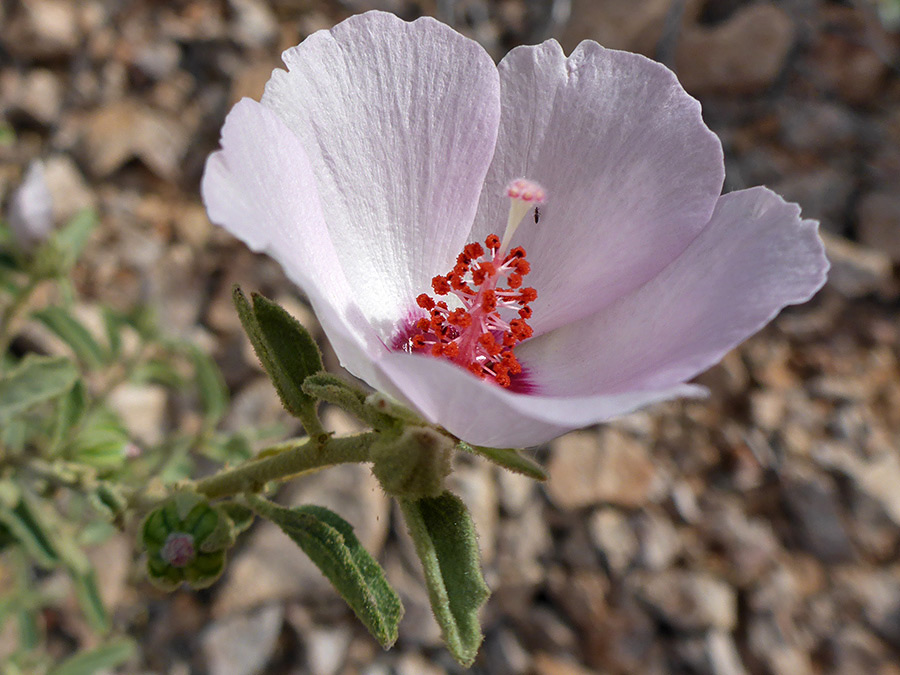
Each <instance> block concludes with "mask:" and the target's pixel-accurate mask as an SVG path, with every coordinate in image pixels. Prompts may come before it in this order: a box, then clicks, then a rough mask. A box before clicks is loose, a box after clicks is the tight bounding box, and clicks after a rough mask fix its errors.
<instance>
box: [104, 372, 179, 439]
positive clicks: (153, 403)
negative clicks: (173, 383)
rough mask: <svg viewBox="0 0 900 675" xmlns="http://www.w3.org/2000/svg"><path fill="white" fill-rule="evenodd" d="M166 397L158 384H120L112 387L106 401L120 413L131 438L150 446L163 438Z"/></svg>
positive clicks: (167, 396)
mask: <svg viewBox="0 0 900 675" xmlns="http://www.w3.org/2000/svg"><path fill="white" fill-rule="evenodd" d="M168 400H169V395H168V392H167V391H166V388H165V387H163V386H162V385H158V384H141V385H136V384H123V385H120V386H119V387H116V388H115V389H114V390H113V391H112V393H111V394H110V397H109V404H110V406H111V407H112V409H113V410H115V411H116V412H117V413H118V414H119V415H120V416H121V418H122V422H124V423H125V427H126V428H127V429H128V431H129V432H130V434H131V437H132V439H133V440H135V441H137V442H138V443H141V444H143V445H146V446H151V445H156V444H157V443H159V442H160V441H162V439H163V432H164V431H165V430H166V429H165V417H166V405H167V403H168Z"/></svg>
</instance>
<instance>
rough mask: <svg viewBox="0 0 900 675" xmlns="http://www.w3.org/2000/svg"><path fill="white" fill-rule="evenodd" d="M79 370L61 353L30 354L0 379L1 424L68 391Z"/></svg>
mask: <svg viewBox="0 0 900 675" xmlns="http://www.w3.org/2000/svg"><path fill="white" fill-rule="evenodd" d="M77 379H78V369H77V368H76V367H75V364H74V363H72V362H71V361H70V360H69V359H67V358H64V357H61V356H53V357H51V356H34V355H29V356H27V357H25V359H24V360H23V361H22V362H21V363H20V364H19V365H18V366H17V367H16V368H15V369H13V370H12V371H10V372H9V374H7V375H6V376H4V377H3V378H0V424H2V423H3V422H5V421H6V420H7V419H9V418H10V417H12V416H14V415H18V414H19V413H21V412H23V411H25V410H27V409H28V408H30V407H32V406H34V405H37V404H38V403H42V402H44V401H48V400H50V399H53V398H56V397H57V396H61V395H62V394H64V393H66V392H67V391H68V390H69V389H70V388H71V387H72V385H73V384H75V381H76V380H77Z"/></svg>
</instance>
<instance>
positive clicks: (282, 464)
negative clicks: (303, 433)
mask: <svg viewBox="0 0 900 675" xmlns="http://www.w3.org/2000/svg"><path fill="white" fill-rule="evenodd" d="M377 438H378V434H377V433H374V432H367V433H362V434H356V435H354V436H345V437H342V438H328V439H327V440H326V441H325V442H323V443H320V442H318V441H316V440H313V439H311V438H309V439H305V440H303V441H300V442H297V441H289V442H287V443H283V444H280V445H277V446H273V447H272V448H269V449H268V450H267V451H265V452H264V453H262V454H265V455H266V456H264V457H262V458H260V459H255V460H251V461H249V462H247V463H245V464H243V465H241V466H237V467H234V468H232V469H226V470H225V471H222V472H221V473H218V474H215V475H213V476H209V477H208V478H204V479H202V480H200V481H197V483H196V484H195V485H194V486H193V487H194V489H195V490H196V491H197V492H198V493H200V494H202V495H204V496H206V497H207V498H209V499H219V498H221V497H230V496H233V495H238V494H242V493H245V492H251V493H252V492H259V491H261V490H262V489H263V487H264V486H265V484H266V483H269V482H271V481H282V480H286V479H288V478H292V477H294V476H296V475H297V474H300V473H304V472H306V471H311V470H313V469H322V468H324V467H327V466H334V465H336V464H348V463H356V462H367V461H369V458H370V449H371V447H372V444H373V443H374V442H375V441H376V440H377Z"/></svg>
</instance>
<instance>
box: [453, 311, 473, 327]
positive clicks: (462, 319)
mask: <svg viewBox="0 0 900 675" xmlns="http://www.w3.org/2000/svg"><path fill="white" fill-rule="evenodd" d="M447 321H448V322H449V323H451V324H453V325H454V326H459V327H460V328H468V327H469V326H471V325H472V317H471V316H470V315H469V313H468V312H466V310H464V309H462V308H459V309H454V310H453V311H452V312H450V316H448V317H447Z"/></svg>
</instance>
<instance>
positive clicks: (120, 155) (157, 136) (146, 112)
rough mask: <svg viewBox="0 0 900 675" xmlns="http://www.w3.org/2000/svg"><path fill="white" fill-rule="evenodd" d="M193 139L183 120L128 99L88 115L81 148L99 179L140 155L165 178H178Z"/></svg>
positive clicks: (154, 170) (153, 169) (142, 159)
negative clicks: (189, 143)
mask: <svg viewBox="0 0 900 675" xmlns="http://www.w3.org/2000/svg"><path fill="white" fill-rule="evenodd" d="M189 140H190V136H189V132H188V129H187V128H186V127H185V126H184V125H183V124H182V122H181V121H180V120H179V119H177V118H175V117H174V116H172V115H168V114H165V113H161V112H157V111H154V110H150V109H148V108H147V107H146V106H144V105H142V104H141V103H140V102H138V101H135V100H130V99H125V100H121V101H117V102H115V103H111V104H109V105H107V106H106V107H104V108H101V109H99V110H97V111H96V112H94V113H92V114H91V115H90V116H89V117H88V118H87V120H86V123H85V126H84V130H83V134H82V139H81V146H80V147H81V153H82V156H83V158H84V161H85V163H86V164H87V166H88V169H89V170H90V172H91V173H92V174H93V175H94V176H96V177H98V178H104V177H106V176H108V175H109V174H111V173H113V172H114V171H116V170H117V169H119V168H121V167H122V166H123V165H124V164H125V163H126V162H128V161H130V160H132V159H135V158H137V159H140V160H141V162H143V163H144V165H145V166H146V167H147V168H148V169H150V170H151V171H153V172H154V173H156V174H157V175H158V176H160V177H161V178H165V179H168V180H174V179H175V178H176V177H177V176H178V175H179V172H180V168H181V162H182V160H183V159H184V155H185V153H186V152H187V146H188V142H189Z"/></svg>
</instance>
